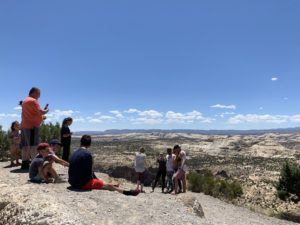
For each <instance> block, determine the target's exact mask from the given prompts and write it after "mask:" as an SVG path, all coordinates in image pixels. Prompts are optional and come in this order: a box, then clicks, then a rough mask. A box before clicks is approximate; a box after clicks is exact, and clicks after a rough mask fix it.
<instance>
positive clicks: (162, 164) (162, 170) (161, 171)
mask: <svg viewBox="0 0 300 225" xmlns="http://www.w3.org/2000/svg"><path fill="white" fill-rule="evenodd" d="M156 162H157V163H158V171H157V173H156V178H155V181H154V184H153V186H152V192H154V189H155V187H156V184H157V182H158V181H159V179H160V177H161V181H162V182H161V189H162V193H164V190H165V184H166V174H167V167H166V162H167V161H166V158H165V157H164V154H163V153H160V154H159V157H158V158H157V159H156Z"/></svg>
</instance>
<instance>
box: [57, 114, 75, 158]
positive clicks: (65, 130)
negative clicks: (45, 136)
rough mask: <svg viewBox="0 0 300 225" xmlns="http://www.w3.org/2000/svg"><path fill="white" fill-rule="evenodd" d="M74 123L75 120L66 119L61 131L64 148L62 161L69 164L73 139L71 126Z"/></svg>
mask: <svg viewBox="0 0 300 225" xmlns="http://www.w3.org/2000/svg"><path fill="white" fill-rule="evenodd" d="M72 122H73V119H72V118H71V117H67V118H65V119H64V120H63V123H62V126H61V130H60V137H61V143H62V146H63V156H62V159H63V160H65V161H67V162H68V161H69V156H70V146H71V137H72V133H71V131H70V128H69V126H70V125H71V124H72Z"/></svg>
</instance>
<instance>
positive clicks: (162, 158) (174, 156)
mask: <svg viewBox="0 0 300 225" xmlns="http://www.w3.org/2000/svg"><path fill="white" fill-rule="evenodd" d="M156 162H157V164H158V171H157V173H156V178H155V180H154V181H153V184H152V192H154V189H155V187H156V185H157V183H158V181H159V179H160V178H161V188H162V193H171V194H178V193H180V192H186V172H187V164H186V153H185V151H183V150H181V147H180V146H179V145H175V146H174V148H173V149H171V148H168V149H167V154H166V155H164V153H160V154H159V157H158V158H157V159H156ZM146 167H147V163H146V154H145V149H144V148H141V149H140V151H139V152H137V153H136V157H135V171H136V173H137V177H138V181H137V189H141V191H142V192H144V190H143V187H144V182H145V173H146ZM166 177H167V180H166ZM165 188H166V191H165Z"/></svg>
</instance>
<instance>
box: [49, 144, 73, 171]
mask: <svg viewBox="0 0 300 225" xmlns="http://www.w3.org/2000/svg"><path fill="white" fill-rule="evenodd" d="M49 144H50V154H52V155H53V159H54V162H56V163H58V164H60V165H62V166H69V163H68V162H67V161H65V160H63V159H61V158H59V157H58V156H57V154H58V152H59V150H60V148H61V146H62V143H61V142H60V141H59V140H58V139H52V140H51V141H50V142H49Z"/></svg>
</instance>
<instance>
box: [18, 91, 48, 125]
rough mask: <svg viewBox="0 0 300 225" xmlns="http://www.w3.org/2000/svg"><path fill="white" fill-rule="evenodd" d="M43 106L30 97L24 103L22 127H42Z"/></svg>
mask: <svg viewBox="0 0 300 225" xmlns="http://www.w3.org/2000/svg"><path fill="white" fill-rule="evenodd" d="M40 110H41V106H40V104H39V102H38V100H37V99H35V98H32V97H30V96H28V97H27V98H25V100H24V101H23V103H22V122H21V127H22V128H25V129H31V128H34V127H40V125H41V123H42V122H43V115H42V114H41V111H40Z"/></svg>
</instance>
